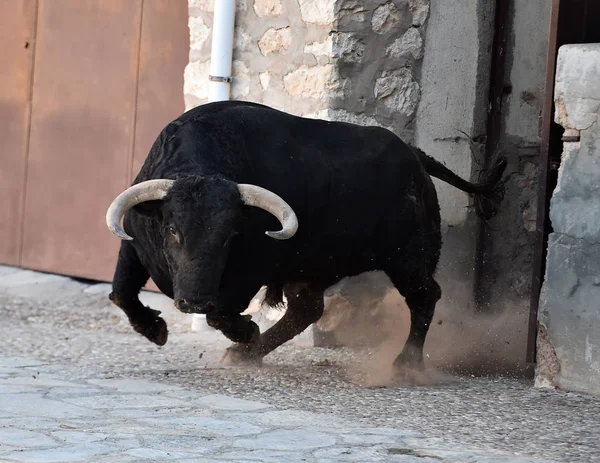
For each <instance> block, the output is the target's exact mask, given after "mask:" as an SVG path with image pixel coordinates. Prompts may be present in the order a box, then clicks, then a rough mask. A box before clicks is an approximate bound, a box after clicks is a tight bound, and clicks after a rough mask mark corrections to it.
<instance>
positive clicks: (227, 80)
mask: <svg viewBox="0 0 600 463" xmlns="http://www.w3.org/2000/svg"><path fill="white" fill-rule="evenodd" d="M208 80H210V81H211V82H225V83H227V84H229V83H231V80H232V79H231V77H222V76H211V75H209V76H208Z"/></svg>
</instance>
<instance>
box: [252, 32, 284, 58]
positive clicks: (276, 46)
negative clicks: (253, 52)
mask: <svg viewBox="0 0 600 463" xmlns="http://www.w3.org/2000/svg"><path fill="white" fill-rule="evenodd" d="M291 43H292V30H291V29H290V28H289V27H283V28H281V29H274V28H272V27H271V28H270V29H268V30H267V31H266V32H265V33H264V35H263V36H262V37H261V38H260V40H259V41H258V48H259V49H260V52H261V53H262V55H263V56H267V55H268V54H270V53H276V52H279V53H282V52H286V51H287V50H288V49H289V48H290V44H291Z"/></svg>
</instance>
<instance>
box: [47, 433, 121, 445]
mask: <svg viewBox="0 0 600 463" xmlns="http://www.w3.org/2000/svg"><path fill="white" fill-rule="evenodd" d="M52 436H54V437H55V438H56V439H58V440H59V441H62V442H67V443H69V444H88V443H90V442H98V441H102V440H106V438H107V437H108V436H109V435H108V434H104V433H99V432H83V431H75V430H60V431H54V432H53V433H52Z"/></svg>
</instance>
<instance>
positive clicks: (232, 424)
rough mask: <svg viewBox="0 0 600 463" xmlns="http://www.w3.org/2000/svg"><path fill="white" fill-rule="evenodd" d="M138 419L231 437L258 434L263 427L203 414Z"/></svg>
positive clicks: (190, 431)
mask: <svg viewBox="0 0 600 463" xmlns="http://www.w3.org/2000/svg"><path fill="white" fill-rule="evenodd" d="M140 421H141V422H143V423H146V424H148V425H151V426H157V427H161V428H165V427H167V428H171V429H178V430H179V431H180V432H186V433H206V432H209V433H212V434H218V435H222V436H232V437H237V436H245V435H249V434H258V433H260V432H262V431H263V428H260V427H258V426H254V425H252V424H250V423H246V422H244V421H237V420H236V421H227V420H219V419H215V418H210V417H203V416H198V417H195V416H187V417H180V418H168V417H160V418H153V419H142V420H140Z"/></svg>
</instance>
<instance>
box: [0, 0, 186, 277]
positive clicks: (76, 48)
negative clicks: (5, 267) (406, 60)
mask: <svg viewBox="0 0 600 463" xmlns="http://www.w3.org/2000/svg"><path fill="white" fill-rule="evenodd" d="M19 3H22V4H24V5H25V4H27V6H28V7H29V9H30V10H28V12H30V11H33V12H34V13H31V12H30V16H29V19H30V21H29V22H30V23H31V22H35V20H36V18H37V31H36V36H35V58H34V60H33V62H34V64H33V68H34V72H33V82H32V85H28V84H27V83H26V82H25V83H24V82H23V81H24V80H26V79H22V77H21V74H23V72H21V74H19V75H18V77H17V78H15V79H17V80H19V85H21V87H23V89H22V90H21V93H20V95H21V94H22V95H23V96H22V97H21V96H20V97H19V98H20V100H19V102H24V103H27V101H29V98H30V95H29V93H30V94H31V108H32V110H31V121H30V127H28V124H27V123H24V124H23V126H24V128H19V127H17V128H18V130H17V129H13V132H14V134H12V133H11V135H12V140H13V141H12V142H11V145H7V142H6V141H5V138H6V139H9V140H10V137H3V139H2V140H0V143H2V147H1V149H2V151H3V152H4V151H6V148H7V146H8V147H10V146H13V148H12V150H11V152H14V154H13V156H12V158H11V159H10V161H7V160H5V159H4V158H2V160H1V161H0V162H1V163H2V164H0V167H1V168H2V172H3V175H9V176H11V177H13V178H11V179H9V184H10V185H11V186H10V189H11V190H10V193H11V195H12V197H14V198H16V199H13V200H4V201H3V202H0V208H2V209H0V212H2V213H5V210H8V211H9V213H7V214H6V215H5V216H8V217H9V218H10V217H14V218H12V219H11V222H15V224H19V223H20V222H21V220H20V218H19V216H20V215H22V217H23V220H22V223H23V226H22V230H21V229H20V228H17V231H15V225H13V226H11V227H10V230H5V228H7V225H3V228H0V242H3V241H5V237H6V236H10V237H11V241H10V242H9V245H6V246H5V247H6V248H7V250H5V249H4V248H0V262H6V263H11V264H15V263H16V264H20V265H22V266H24V267H27V268H33V269H37V270H44V271H50V272H56V273H62V274H67V275H74V276H79V277H85V278H91V279H99V280H110V279H111V278H112V273H113V270H114V263H115V260H116V255H117V250H118V245H119V241H118V240H117V239H115V238H114V237H113V236H112V235H110V233H109V232H108V230H107V229H106V226H105V224H104V214H105V212H106V208H107V206H108V204H109V203H110V201H111V200H112V199H113V198H114V197H115V196H116V195H117V194H118V193H119V192H120V191H122V190H123V189H124V188H126V187H127V186H128V184H129V183H130V181H131V179H132V178H133V176H134V175H135V172H137V170H138V169H139V166H140V165H141V163H142V162H143V160H144V158H145V156H146V154H147V152H148V149H149V147H150V145H151V144H152V142H153V141H154V139H155V137H156V136H157V135H158V133H159V131H160V130H161V129H162V128H163V127H164V125H166V124H167V123H168V122H169V121H170V120H172V119H173V118H175V117H177V116H178V115H179V114H181V112H183V110H184V103H183V71H184V67H185V65H186V63H187V61H188V52H189V39H188V28H187V18H188V16H187V1H186V0H38V1H37V2H36V1H35V0H30V1H29V2H28V1H21V2H19ZM1 4H2V8H3V10H7V11H9V12H11V14H9V15H7V14H6V12H5V11H3V10H2V9H0V12H1V13H2V16H0V18H1V19H0V29H1V30H2V32H0V34H4V32H5V29H4V28H5V26H7V25H10V27H11V28H12V29H13V30H12V33H13V34H14V33H15V32H18V33H19V34H21V35H22V34H23V32H22V31H21V30H20V29H22V30H23V31H26V30H27V29H26V28H25V26H24V25H19V24H18V23H17V21H16V20H14V19H11V15H12V16H15V14H14V12H12V10H13V9H14V8H10V7H9V6H8V5H9V4H10V5H11V6H12V5H14V3H13V0H2V3H1ZM5 4H6V7H5V6H4V5H5ZM36 10H37V11H36ZM32 20H34V21H32ZM21 22H22V23H23V22H25V21H24V20H23V21H21ZM5 23H6V24H5ZM29 27H30V28H33V25H31V26H29ZM9 33H10V31H9ZM21 41H22V40H21ZM21 46H22V44H21ZM30 55H31V53H30ZM10 59H11V61H13V62H15V63H17V62H18V63H21V62H19V61H18V60H17V59H16V58H13V57H12V56H11V58H10ZM30 60H31V58H30ZM21 61H22V62H23V64H21V68H22V69H28V68H27V65H26V59H25V58H21ZM11 64H12V63H11ZM29 66H30V67H31V65H29ZM1 78H2V80H1V81H0V82H2V83H4V82H5V81H6V80H7V77H5V76H1ZM30 88H31V92H30V91H29V89H30ZM13 93H14V92H13ZM3 96H4V95H3ZM4 100H5V98H3V101H2V103H3V108H2V117H5V116H4V113H7V114H8V116H6V117H8V118H10V120H11V121H18V120H19V118H20V119H21V120H22V119H25V120H27V117H26V116H27V114H26V113H27V111H26V110H23V109H22V108H21V109H20V110H19V111H21V112H22V113H24V114H25V115H24V116H23V115H22V114H21V113H18V114H16V115H14V114H12V113H10V110H6V109H4ZM21 106H24V107H25V108H27V104H22V105H21ZM14 112H15V110H13V113H14ZM13 126H15V124H14V123H13ZM23 132H29V137H27V136H23V135H22V133H23ZM26 140H28V149H27V146H26V145H27V142H26ZM19 143H20V144H19ZM25 159H26V160H27V161H25ZM4 164H8V166H7V167H5V165H4ZM19 169H20V171H21V172H22V173H20V174H19V175H17V173H18V171H19ZM19 179H21V183H19ZM7 196H8V195H7ZM21 197H22V198H24V201H22V202H21V201H17V199H19V198H21ZM15 204H18V206H15ZM11 208H12V209H11ZM11 214H12V215H11ZM2 222H3V223H5V222H4V221H2ZM11 233H12V234H11ZM13 242H15V243H17V244H14V243H13ZM19 242H21V243H22V244H21V245H20V246H19V244H18V243H19ZM19 247H20V255H19ZM15 249H16V251H15Z"/></svg>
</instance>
